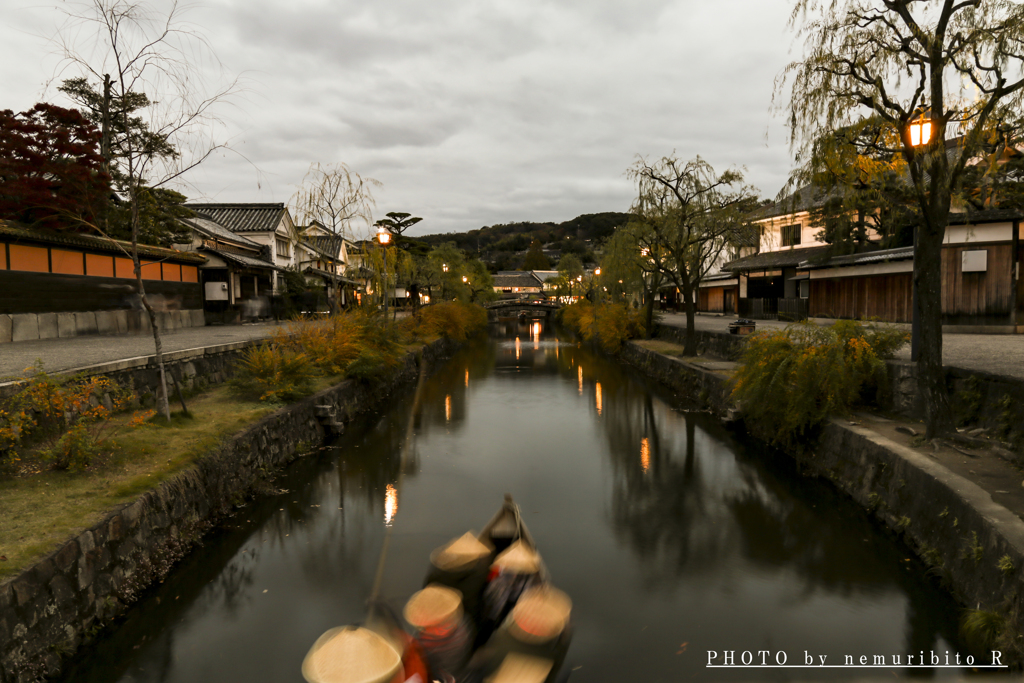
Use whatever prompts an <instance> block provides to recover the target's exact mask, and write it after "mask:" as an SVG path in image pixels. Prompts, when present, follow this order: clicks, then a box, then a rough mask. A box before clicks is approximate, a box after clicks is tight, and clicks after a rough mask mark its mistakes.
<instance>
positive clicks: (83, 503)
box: [0, 380, 328, 578]
mask: <svg viewBox="0 0 1024 683" xmlns="http://www.w3.org/2000/svg"><path fill="white" fill-rule="evenodd" d="M321 383H322V384H323V385H324V386H326V385H327V384H328V382H327V381H326V380H324V381H322V382H321ZM319 388H323V387H319V386H318V389H319ZM189 410H190V411H191V413H192V415H193V417H192V418H184V417H182V416H180V415H175V417H174V419H173V420H172V421H171V424H169V425H159V424H154V423H147V424H144V425H143V426H141V427H138V428H136V429H134V430H132V431H130V432H126V433H124V434H122V435H121V436H119V437H118V438H117V440H116V445H117V449H116V450H115V451H114V452H112V453H109V454H107V455H105V456H104V457H102V458H99V459H98V461H97V462H96V464H94V465H93V466H92V467H90V468H89V469H88V470H86V471H85V472H80V473H69V472H57V471H52V470H44V471H41V472H39V473H38V474H33V475H31V476H22V477H18V478H15V479H11V480H7V481H0V556H5V557H6V560H4V561H0V578H3V577H6V576H11V575H14V574H17V573H18V572H20V571H21V570H22V569H24V568H25V567H27V566H29V565H31V564H32V563H33V562H35V561H36V560H38V559H40V558H41V557H42V556H44V555H46V554H47V553H49V552H52V551H53V550H54V549H55V548H56V547H57V546H58V544H60V543H62V542H64V541H65V540H66V539H68V538H70V537H72V536H74V535H75V534H78V533H81V532H82V531H84V530H85V529H87V528H89V527H90V526H92V525H93V524H95V523H96V522H98V521H99V520H100V519H102V518H103V516H104V515H105V514H107V513H108V512H109V511H110V510H111V509H113V508H114V507H116V506H118V505H121V504H124V503H128V502H131V501H133V500H135V499H136V498H137V497H138V496H139V495H140V494H142V493H144V492H145V491H148V490H150V489H152V488H153V487H155V486H156V485H158V484H159V483H160V482H162V481H164V480H165V479H167V478H168V477H170V476H172V475H174V474H175V473H177V472H180V471H181V470H184V469H186V468H188V467H189V466H190V465H191V464H192V463H193V462H194V461H195V459H196V458H197V457H198V456H200V455H203V454H204V453H208V452H210V451H211V450H213V449H215V448H216V447H217V446H218V445H219V444H220V443H221V442H222V441H223V440H224V439H225V438H227V437H230V436H231V435H233V434H236V433H237V432H239V431H241V430H243V429H244V428H245V427H247V426H248V425H250V424H252V423H253V422H256V421H257V420H259V419H260V418H262V417H263V416H265V415H267V414H268V413H270V412H272V411H273V410H274V407H273V406H267V405H265V404H259V403H254V402H249V401H243V400H239V399H238V398H237V397H236V396H234V395H233V394H232V392H231V391H230V389H229V388H228V387H226V386H221V387H217V388H215V389H213V390H211V391H209V392H208V393H206V394H203V395H202V396H198V397H195V398H193V399H192V400H191V401H190V402H189ZM115 419H123V420H127V419H128V416H119V417H117V418H115Z"/></svg>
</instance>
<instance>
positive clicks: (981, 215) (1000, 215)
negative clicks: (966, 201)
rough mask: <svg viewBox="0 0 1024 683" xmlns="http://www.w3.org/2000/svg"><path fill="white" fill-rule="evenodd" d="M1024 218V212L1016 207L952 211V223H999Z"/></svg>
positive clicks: (950, 220)
mask: <svg viewBox="0 0 1024 683" xmlns="http://www.w3.org/2000/svg"><path fill="white" fill-rule="evenodd" d="M1021 219H1024V212H1022V211H1018V210H1016V209H986V210H984V211H968V212H966V213H962V212H956V213H953V212H951V213H950V214H949V224H950V225H973V224H975V223H999V222H1003V221H1019V220H1021Z"/></svg>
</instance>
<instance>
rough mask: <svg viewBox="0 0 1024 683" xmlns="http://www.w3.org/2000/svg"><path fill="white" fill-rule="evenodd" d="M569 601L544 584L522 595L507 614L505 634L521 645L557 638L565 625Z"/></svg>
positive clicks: (529, 589)
mask: <svg viewBox="0 0 1024 683" xmlns="http://www.w3.org/2000/svg"><path fill="white" fill-rule="evenodd" d="M571 612H572V600H570V599H569V596H568V595H566V594H565V593H563V592H562V591H560V590H558V589H557V588H555V587H554V586H551V585H548V584H545V585H542V586H534V587H533V588H528V589H527V590H525V591H523V594H522V596H520V598H519V602H517V603H516V606H515V607H513V608H512V612H511V614H509V621H508V631H509V633H510V634H511V635H512V636H513V637H515V638H516V639H517V640H520V641H522V642H524V643H543V642H545V641H548V640H551V639H552V638H557V637H558V636H559V635H560V634H561V633H562V631H564V630H565V627H566V624H568V623H569V614H570V613H571Z"/></svg>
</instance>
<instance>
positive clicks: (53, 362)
mask: <svg viewBox="0 0 1024 683" xmlns="http://www.w3.org/2000/svg"><path fill="white" fill-rule="evenodd" d="M277 327H278V324H277V323H257V324H253V325H214V326H210V327H187V328H183V329H179V330H171V331H170V332H165V333H164V334H163V337H162V339H161V341H162V342H163V347H164V351H165V352H169V351H183V350H185V349H194V348H201V347H204V346H215V345H217V344H230V343H232V342H240V341H248V340H250V339H261V338H263V337H269V336H270V335H271V334H273V332H274V330H276V329H277ZM153 353H154V349H153V335H152V334H151V333H149V332H144V333H141V334H137V335H128V336H117V337H100V336H88V337H72V338H70V339H46V340H43V341H28V342H15V343H13V344H0V380H4V379H13V378H17V377H21V376H23V375H24V374H25V369H26V368H28V367H30V366H32V365H33V364H34V363H35V362H36V360H41V361H42V362H43V367H44V368H45V369H46V370H47V372H56V371H58V370H72V369H75V368H83V367H87V366H89V365H96V364H98V363H109V362H112V361H116V360H123V359H125V358H136V357H138V356H152V355H153Z"/></svg>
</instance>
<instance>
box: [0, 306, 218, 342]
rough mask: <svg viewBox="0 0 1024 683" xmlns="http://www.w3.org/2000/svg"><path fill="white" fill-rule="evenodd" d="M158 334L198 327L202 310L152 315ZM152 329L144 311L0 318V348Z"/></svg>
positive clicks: (4, 314) (89, 312)
mask: <svg viewBox="0 0 1024 683" xmlns="http://www.w3.org/2000/svg"><path fill="white" fill-rule="evenodd" d="M156 316H157V324H158V325H160V329H161V330H177V329H179V328H182V327H202V326H203V325H205V324H206V318H205V316H204V314H203V311H202V309H192V310H184V311H163V312H159V313H157V314H156ZM151 329H152V326H151V325H150V322H149V315H148V314H147V313H146V312H145V311H134V310H115V311H77V312H68V313H12V314H7V313H3V314H0V344H4V343H9V342H21V341H36V340H39V339H67V338H68V337H78V336H81V335H86V334H111V335H114V334H134V333H138V332H148V331H149V330H151Z"/></svg>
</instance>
